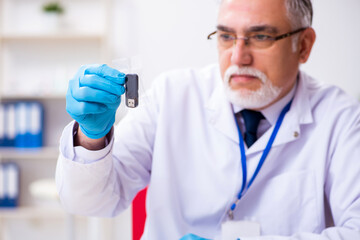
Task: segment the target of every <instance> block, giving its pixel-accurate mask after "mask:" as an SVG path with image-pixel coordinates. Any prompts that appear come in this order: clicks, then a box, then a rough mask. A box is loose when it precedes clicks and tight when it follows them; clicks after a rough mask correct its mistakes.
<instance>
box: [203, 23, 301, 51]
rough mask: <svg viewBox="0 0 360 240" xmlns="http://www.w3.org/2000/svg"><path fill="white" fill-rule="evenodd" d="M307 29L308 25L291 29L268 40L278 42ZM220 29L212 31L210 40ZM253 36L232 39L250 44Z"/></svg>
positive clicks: (208, 37) (209, 36)
mask: <svg viewBox="0 0 360 240" xmlns="http://www.w3.org/2000/svg"><path fill="white" fill-rule="evenodd" d="M306 29H308V27H303V28H299V29H297V30H294V31H291V32H288V33H284V34H281V35H279V36H275V37H269V38H268V40H271V41H273V42H276V41H278V40H281V39H284V38H287V37H290V36H292V35H294V34H296V33H299V32H302V31H304V30H306ZM218 31H219V30H216V31H214V32H212V33H210V34H209V35H208V36H207V39H208V40H212V39H211V37H212V36H213V35H215V34H216V33H217V32H218ZM234 35H235V34H234ZM252 37H254V36H250V37H237V36H236V37H235V38H234V39H232V40H233V42H234V45H235V44H236V41H237V40H244V41H245V45H249V40H250V39H251V38H252ZM271 45H272V44H271ZM271 45H270V46H271ZM270 46H269V47H270Z"/></svg>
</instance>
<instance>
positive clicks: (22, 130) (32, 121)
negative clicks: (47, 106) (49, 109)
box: [15, 102, 43, 148]
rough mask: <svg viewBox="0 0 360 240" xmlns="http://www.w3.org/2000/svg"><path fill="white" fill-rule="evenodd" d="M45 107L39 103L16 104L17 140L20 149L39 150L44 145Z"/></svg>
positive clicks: (16, 143) (16, 144)
mask: <svg viewBox="0 0 360 240" xmlns="http://www.w3.org/2000/svg"><path fill="white" fill-rule="evenodd" d="M42 126H43V107H42V105H41V104H40V103H38V102H19V103H17V104H16V130H17V133H16V140H15V146H16V147H19V148H37V147H42V145H43V131H42Z"/></svg>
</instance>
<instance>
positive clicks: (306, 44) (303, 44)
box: [298, 27, 316, 63]
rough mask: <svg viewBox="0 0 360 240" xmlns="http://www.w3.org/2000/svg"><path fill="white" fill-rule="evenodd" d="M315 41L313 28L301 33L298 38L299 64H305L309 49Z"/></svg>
mask: <svg viewBox="0 0 360 240" xmlns="http://www.w3.org/2000/svg"><path fill="white" fill-rule="evenodd" d="M315 39H316V33H315V31H314V29H313V28H311V27H309V28H307V29H306V30H304V32H302V34H301V36H300V38H299V43H298V44H299V45H298V47H299V49H300V52H299V54H300V55H299V62H300V63H306V61H307V60H308V58H309V56H310V53H311V49H312V47H313V45H314V43H315Z"/></svg>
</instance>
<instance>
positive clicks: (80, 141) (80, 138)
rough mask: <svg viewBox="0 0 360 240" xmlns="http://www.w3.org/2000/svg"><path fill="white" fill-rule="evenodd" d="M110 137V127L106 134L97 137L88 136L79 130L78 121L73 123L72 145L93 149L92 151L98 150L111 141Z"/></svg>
mask: <svg viewBox="0 0 360 240" xmlns="http://www.w3.org/2000/svg"><path fill="white" fill-rule="evenodd" d="M111 137H112V129H111V130H110V132H109V133H108V134H107V135H105V136H104V137H101V138H99V139H92V138H89V137H87V136H86V135H85V134H84V133H83V132H82V131H81V128H80V126H79V123H77V122H75V124H74V128H73V140H74V147H77V146H82V147H84V148H86V149H88V150H93V151H94V150H100V149H103V148H105V147H106V146H107V145H108V144H109V142H110V141H111ZM109 138H110V139H109Z"/></svg>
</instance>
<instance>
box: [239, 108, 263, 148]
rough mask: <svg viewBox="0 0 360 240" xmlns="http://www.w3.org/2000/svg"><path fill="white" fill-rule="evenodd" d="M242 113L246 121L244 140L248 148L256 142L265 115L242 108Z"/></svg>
mask: <svg viewBox="0 0 360 240" xmlns="http://www.w3.org/2000/svg"><path fill="white" fill-rule="evenodd" d="M241 115H242V117H243V119H244V122H245V128H246V131H245V136H244V140H245V143H246V145H247V146H248V148H250V147H251V145H253V144H254V142H256V140H257V136H256V134H257V129H258V126H259V123H260V120H261V119H264V116H263V115H262V114H261V112H257V111H253V110H247V109H245V110H242V111H241Z"/></svg>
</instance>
